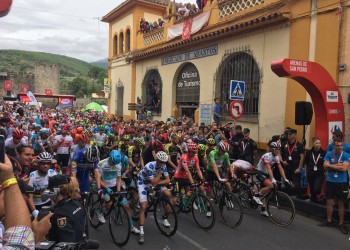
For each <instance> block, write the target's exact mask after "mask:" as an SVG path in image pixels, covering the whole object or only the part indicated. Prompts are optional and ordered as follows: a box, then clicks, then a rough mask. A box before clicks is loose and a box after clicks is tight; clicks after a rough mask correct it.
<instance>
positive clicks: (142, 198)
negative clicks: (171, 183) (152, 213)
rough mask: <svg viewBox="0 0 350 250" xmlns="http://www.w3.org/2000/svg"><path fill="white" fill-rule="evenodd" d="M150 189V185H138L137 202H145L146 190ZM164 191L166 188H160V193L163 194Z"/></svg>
mask: <svg viewBox="0 0 350 250" xmlns="http://www.w3.org/2000/svg"><path fill="white" fill-rule="evenodd" d="M151 187H152V184H141V185H138V191H139V201H140V202H145V201H147V192H148V190H150V188H151ZM166 189H167V188H166V187H164V186H162V187H160V191H161V192H163V191H164V190H166Z"/></svg>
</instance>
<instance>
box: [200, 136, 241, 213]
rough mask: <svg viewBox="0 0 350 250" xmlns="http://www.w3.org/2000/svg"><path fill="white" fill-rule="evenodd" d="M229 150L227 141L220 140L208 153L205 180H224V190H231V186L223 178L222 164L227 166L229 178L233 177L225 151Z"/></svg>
mask: <svg viewBox="0 0 350 250" xmlns="http://www.w3.org/2000/svg"><path fill="white" fill-rule="evenodd" d="M229 150H230V145H229V144H228V142H226V141H220V142H219V146H218V147H217V149H214V150H212V151H211V152H210V153H209V157H208V166H207V173H206V174H207V176H206V180H207V182H210V183H211V182H213V181H214V180H217V181H219V182H226V184H225V185H226V190H227V191H228V192H231V191H232V187H231V185H230V183H228V182H227V179H225V178H223V174H224V173H223V172H224V171H223V165H225V166H226V167H227V168H228V169H227V173H228V174H230V175H231V178H233V177H234V174H233V170H232V166H231V165H230V159H229V155H228V153H227V152H228V151H229ZM207 216H208V217H209V216H211V211H208V212H207Z"/></svg>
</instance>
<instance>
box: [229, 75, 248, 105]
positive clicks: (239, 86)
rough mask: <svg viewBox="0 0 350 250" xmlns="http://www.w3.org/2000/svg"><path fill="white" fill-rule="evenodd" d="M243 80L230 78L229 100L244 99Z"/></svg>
mask: <svg viewBox="0 0 350 250" xmlns="http://www.w3.org/2000/svg"><path fill="white" fill-rule="evenodd" d="M244 89H245V82H242V81H235V80H231V84H230V100H238V101H243V100H244Z"/></svg>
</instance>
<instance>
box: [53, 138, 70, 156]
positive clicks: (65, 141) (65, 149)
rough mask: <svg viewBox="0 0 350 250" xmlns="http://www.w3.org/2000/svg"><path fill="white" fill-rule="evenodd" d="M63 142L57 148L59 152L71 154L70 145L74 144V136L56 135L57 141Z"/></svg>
mask: <svg viewBox="0 0 350 250" xmlns="http://www.w3.org/2000/svg"><path fill="white" fill-rule="evenodd" d="M57 142H61V143H60V145H59V146H58V148H57V154H69V147H70V146H72V145H73V137H71V136H70V135H65V136H63V135H56V136H55V143H57Z"/></svg>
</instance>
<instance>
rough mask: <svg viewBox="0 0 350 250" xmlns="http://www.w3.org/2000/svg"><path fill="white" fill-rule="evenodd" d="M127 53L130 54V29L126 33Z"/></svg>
mask: <svg viewBox="0 0 350 250" xmlns="http://www.w3.org/2000/svg"><path fill="white" fill-rule="evenodd" d="M125 36H126V37H125V52H129V51H130V29H127V30H126V33H125Z"/></svg>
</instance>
